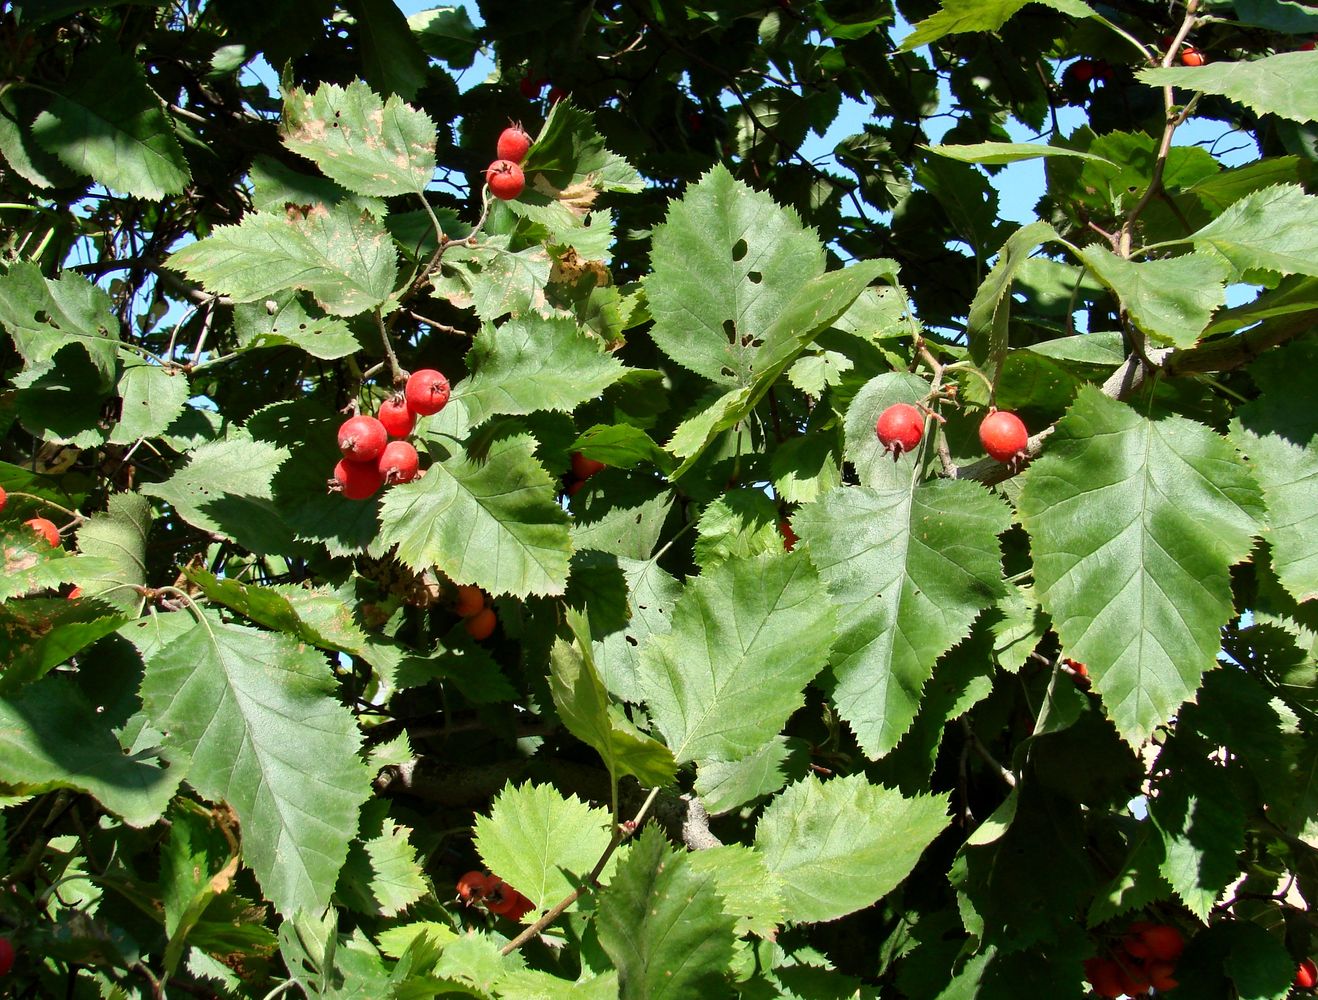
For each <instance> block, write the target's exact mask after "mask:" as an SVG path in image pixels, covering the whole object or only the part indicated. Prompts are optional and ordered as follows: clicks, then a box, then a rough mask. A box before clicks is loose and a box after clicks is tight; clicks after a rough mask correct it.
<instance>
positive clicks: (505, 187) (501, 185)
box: [485, 160, 526, 201]
mask: <svg viewBox="0 0 1318 1000" xmlns="http://www.w3.org/2000/svg"><path fill="white" fill-rule="evenodd" d="M485 183H486V184H488V185H489V187H490V193H491V194H492V195H494V197H496V198H498V199H499V200H500V201H511V200H512V199H514V198H516V197H517V196H518V195H519V194H521V193H522V191H523V189H524V188H525V187H526V177H525V176H523V174H522V168H521V167H519V166H518V165H517V164H516V163H514V162H513V161H512V160H495V161H494V162H493V163H491V164H490V165H489V166H488V167H487V168H486V170H485Z"/></svg>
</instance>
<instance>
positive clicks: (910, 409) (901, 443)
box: [874, 403, 924, 460]
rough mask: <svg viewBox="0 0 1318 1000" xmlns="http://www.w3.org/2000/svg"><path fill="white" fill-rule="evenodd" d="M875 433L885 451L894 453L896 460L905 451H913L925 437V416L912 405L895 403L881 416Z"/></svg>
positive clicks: (875, 425)
mask: <svg viewBox="0 0 1318 1000" xmlns="http://www.w3.org/2000/svg"><path fill="white" fill-rule="evenodd" d="M874 432H875V433H876V434H878V436H879V442H880V443H881V444H882V445H883V450H884V451H890V452H892V457H893V459H894V460H896V459H897V458H899V457H900V456H901V454H902V452H904V451H911V450H912V449H913V448H914V447H915V446H916V445H917V444H919V443H920V438H922V437H923V436H924V414H922V413H921V412H920V411H919V410H918V409H917V408H916V407H914V406H912V405H911V404H910V403H893V404H892V406H890V407H888V408H887V409H886V410H884V411H883V412H882V413H880V414H879V419H878V421H877V422H876V423H875V424H874Z"/></svg>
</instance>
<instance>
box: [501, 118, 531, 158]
mask: <svg viewBox="0 0 1318 1000" xmlns="http://www.w3.org/2000/svg"><path fill="white" fill-rule="evenodd" d="M530 148H531V137H530V136H529V135H527V133H526V129H524V128H522V126H521V124H520V123H519V124H516V125H509V126H508V127H507V128H506V129H504V130H503V131H502V132H500V133H499V141H498V142H497V143H496V144H495V147H494V149H495V152H496V153H498V154H499V159H501V160H511V161H512V162H513V163H521V162H522V159H523V158H524V157H525V156H526V151H527V150H528V149H530Z"/></svg>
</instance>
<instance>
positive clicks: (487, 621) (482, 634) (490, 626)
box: [462, 608, 499, 642]
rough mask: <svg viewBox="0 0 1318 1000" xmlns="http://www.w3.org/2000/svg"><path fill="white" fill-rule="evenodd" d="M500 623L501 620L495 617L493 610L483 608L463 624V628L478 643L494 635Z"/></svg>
mask: <svg viewBox="0 0 1318 1000" xmlns="http://www.w3.org/2000/svg"><path fill="white" fill-rule="evenodd" d="M498 623H499V620H498V619H497V618H496V617H495V616H494V609H493V608H482V609H481V610H480V611H478V612H476V613H475V614H474V615H472V616H471V617H470V618H468V619H467V620H466V621H465V622H463V623H462V626H463V628H465V629H466V630H467V634H468V635H469V636H471V637H472V638H473V639H475V640H476V641H477V642H481V641H483V640H485V639H488V638H489V637H490V636H491V635H493V634H494V626H495V625H497V624H498Z"/></svg>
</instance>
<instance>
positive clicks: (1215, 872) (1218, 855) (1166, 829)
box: [1149, 738, 1245, 922]
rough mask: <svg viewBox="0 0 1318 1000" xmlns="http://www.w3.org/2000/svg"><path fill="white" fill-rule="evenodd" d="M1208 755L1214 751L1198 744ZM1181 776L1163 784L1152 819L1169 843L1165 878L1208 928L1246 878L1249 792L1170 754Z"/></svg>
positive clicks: (1166, 760) (1222, 773) (1215, 769)
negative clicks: (1243, 856) (1243, 859)
mask: <svg viewBox="0 0 1318 1000" xmlns="http://www.w3.org/2000/svg"><path fill="white" fill-rule="evenodd" d="M1192 742H1193V743H1194V744H1195V745H1196V747H1197V748H1198V749H1202V750H1203V751H1204V752H1205V753H1207V752H1211V749H1212V748H1211V747H1209V746H1208V744H1207V743H1206V742H1205V741H1203V740H1200V739H1197V738H1196V739H1194V740H1193V741H1192ZM1173 758H1175V764H1176V768H1177V769H1176V771H1174V772H1173V773H1171V774H1170V775H1168V777H1167V779H1166V780H1165V781H1163V782H1161V783H1160V785H1159V788H1158V795H1157V796H1156V797H1152V798H1151V799H1150V803H1149V814H1150V816H1152V818H1153V822H1155V823H1156V824H1157V826H1158V830H1159V831H1160V832H1161V833H1162V837H1163V850H1164V852H1165V853H1164V857H1163V859H1162V864H1161V866H1160V872H1161V874H1162V876H1163V877H1164V878H1165V879H1166V880H1167V882H1168V883H1169V884H1170V885H1171V887H1172V889H1174V890H1175V891H1176V894H1177V895H1178V896H1179V897H1180V898H1181V899H1182V901H1184V903H1185V905H1186V906H1188V907H1189V908H1190V910H1191V911H1192V912H1193V913H1194V914H1195V915H1196V916H1198V917H1199V919H1200V920H1203V921H1205V922H1207V920H1208V918H1209V916H1210V915H1211V914H1212V912H1213V907H1214V904H1215V903H1217V901H1218V900H1219V899H1220V898H1221V897H1222V894H1223V892H1224V891H1225V890H1226V887H1227V886H1228V885H1230V884H1231V883H1232V882H1233V881H1234V880H1235V879H1236V878H1238V877H1239V874H1240V864H1239V861H1238V860H1237V859H1238V856H1239V854H1240V852H1241V851H1242V850H1243V849H1244V846H1245V810H1244V801H1245V800H1244V798H1243V796H1242V794H1241V793H1242V791H1243V789H1242V788H1241V786H1240V785H1239V784H1238V783H1237V782H1234V781H1232V780H1231V775H1230V774H1229V773H1227V771H1226V769H1224V768H1222V767H1220V766H1218V765H1216V764H1213V763H1209V762H1208V761H1207V760H1202V761H1201V760H1197V759H1194V758H1193V757H1191V756H1189V755H1180V754H1175V753H1173V754H1169V755H1167V756H1165V757H1162V758H1160V763H1162V764H1170V763H1171V761H1172V759H1173Z"/></svg>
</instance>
